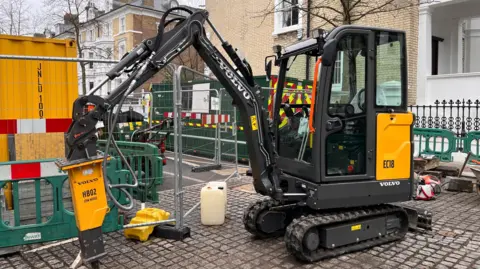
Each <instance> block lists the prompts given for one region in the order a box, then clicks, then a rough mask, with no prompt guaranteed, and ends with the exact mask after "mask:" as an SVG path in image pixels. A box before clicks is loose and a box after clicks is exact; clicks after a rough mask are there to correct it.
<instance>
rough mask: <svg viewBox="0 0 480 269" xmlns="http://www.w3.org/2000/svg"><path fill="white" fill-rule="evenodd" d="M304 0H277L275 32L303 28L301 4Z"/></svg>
mask: <svg viewBox="0 0 480 269" xmlns="http://www.w3.org/2000/svg"><path fill="white" fill-rule="evenodd" d="M302 1H303V0H275V16H274V20H275V29H274V34H281V33H286V32H290V31H295V30H298V29H299V28H301V26H302V21H301V14H300V13H301V11H300V9H299V7H300V6H301V4H302Z"/></svg>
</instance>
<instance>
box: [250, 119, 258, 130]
mask: <svg viewBox="0 0 480 269" xmlns="http://www.w3.org/2000/svg"><path fill="white" fill-rule="evenodd" d="M250 121H251V123H252V131H256V130H258V125H257V116H255V115H252V116H250Z"/></svg>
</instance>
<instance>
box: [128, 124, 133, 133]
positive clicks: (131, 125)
mask: <svg viewBox="0 0 480 269" xmlns="http://www.w3.org/2000/svg"><path fill="white" fill-rule="evenodd" d="M128 126H130V131H133V123H131V122H129V123H128Z"/></svg>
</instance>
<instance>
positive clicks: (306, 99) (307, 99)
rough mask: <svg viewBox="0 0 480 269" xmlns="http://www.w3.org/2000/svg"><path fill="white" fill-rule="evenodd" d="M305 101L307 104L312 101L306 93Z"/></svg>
mask: <svg viewBox="0 0 480 269" xmlns="http://www.w3.org/2000/svg"><path fill="white" fill-rule="evenodd" d="M305 102H306V103H307V104H311V103H312V100H311V99H310V96H309V95H308V94H305Z"/></svg>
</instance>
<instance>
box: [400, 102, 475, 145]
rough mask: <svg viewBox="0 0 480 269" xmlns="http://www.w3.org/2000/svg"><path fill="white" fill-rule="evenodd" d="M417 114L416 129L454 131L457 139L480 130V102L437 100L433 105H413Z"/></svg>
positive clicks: (413, 111)
mask: <svg viewBox="0 0 480 269" xmlns="http://www.w3.org/2000/svg"><path fill="white" fill-rule="evenodd" d="M409 108H410V111H411V112H412V113H414V114H415V122H414V127H416V128H435V129H445V130H450V131H452V132H453V133H454V134H455V135H456V136H457V137H465V136H466V135H467V133H469V132H471V131H479V130H480V118H479V112H480V111H479V110H480V100H478V99H477V100H471V99H467V100H465V99H462V100H460V99H458V100H437V101H435V102H434V104H433V105H412V106H409Z"/></svg>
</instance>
